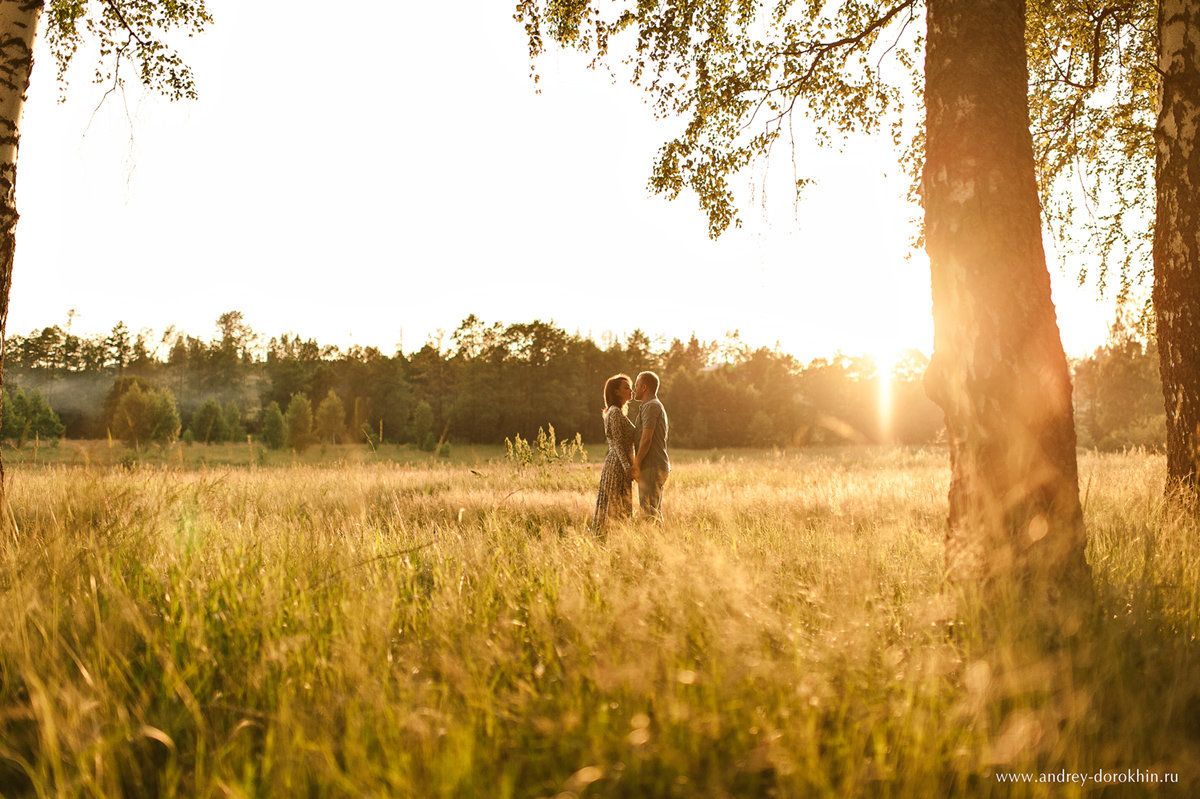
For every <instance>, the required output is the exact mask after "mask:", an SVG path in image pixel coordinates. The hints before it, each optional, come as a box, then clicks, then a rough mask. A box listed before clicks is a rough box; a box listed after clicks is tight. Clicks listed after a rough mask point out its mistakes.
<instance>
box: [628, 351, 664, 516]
mask: <svg viewBox="0 0 1200 799" xmlns="http://www.w3.org/2000/svg"><path fill="white" fill-rule="evenodd" d="M633 398H634V399H635V400H637V401H638V402H640V403H641V404H642V406H641V409H640V410H639V411H638V431H639V440H638V442H637V452H636V454H635V455H634V456H633V467H634V468H633V473H634V474H635V475H637V481H638V502H639V504H640V505H641V506H642V513H643V514H644V515H646V516H648V517H650V518H653V519H655V520H657V521H660V522H661V521H662V518H663V515H662V494H663V486H664V485H666V482H667V475H669V474H670V473H671V459H670V458H668V457H667V411H666V409H665V408H663V404H662V403H661V402H659V400H658V375H656V374H654V372H642V373H641V374H639V375H638V376H637V380H635V381H634V383H633Z"/></svg>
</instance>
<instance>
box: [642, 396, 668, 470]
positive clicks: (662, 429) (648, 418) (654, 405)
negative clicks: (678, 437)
mask: <svg viewBox="0 0 1200 799" xmlns="http://www.w3.org/2000/svg"><path fill="white" fill-rule="evenodd" d="M667 427H668V425H667V411H666V409H665V408H663V404H662V403H661V402H659V401H658V397H654V398H653V399H648V400H646V401H645V402H643V403H642V407H641V409H640V410H639V411H638V435H637V439H636V440H637V441H638V442H639V443H640V442H641V440H642V431H643V430H653V431H654V435H653V436H652V437H651V438H650V446H649V449H647V451H646V456H645V457H644V458H643V459H642V468H643V469H662V470H664V471H668V472H669V471H671V459H670V458H668V457H667Z"/></svg>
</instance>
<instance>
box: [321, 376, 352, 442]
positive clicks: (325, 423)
mask: <svg viewBox="0 0 1200 799" xmlns="http://www.w3.org/2000/svg"><path fill="white" fill-rule="evenodd" d="M345 432H346V406H345V405H343V404H342V398H341V397H339V396H338V395H337V393H336V392H335V391H334V390H333V389H330V390H329V393H328V394H326V395H325V399H323V400H321V404H320V405H318V406H317V435H318V436H319V437H320V439H321V442H322V443H327V444H336V443H337V442H338V439H340V438H341V437H342V435H343V434H344V433H345Z"/></svg>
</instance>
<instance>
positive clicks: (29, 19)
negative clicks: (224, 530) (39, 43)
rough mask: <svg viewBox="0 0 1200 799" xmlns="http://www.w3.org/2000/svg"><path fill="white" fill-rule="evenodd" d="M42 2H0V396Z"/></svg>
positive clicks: (0, 494) (0, 482)
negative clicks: (21, 149) (24, 134)
mask: <svg viewBox="0 0 1200 799" xmlns="http://www.w3.org/2000/svg"><path fill="white" fill-rule="evenodd" d="M42 7H43V0H0V391H2V390H3V388H4V350H5V346H4V343H5V341H6V340H7V331H8V294H9V289H10V288H11V287H12V273H13V253H14V252H15V250H16V241H17V198H16V195H17V150H18V146H19V145H20V143H21V112H22V110H23V109H24V107H25V93H26V92H27V91H28V90H29V74H30V72H31V71H32V70H33V42H34V38H35V37H36V36H37V24H38V19H39V18H40V17H41V15H42ZM4 485H5V484H4V463H3V460H0V504H2V502H3V499H4V490H5V489H4Z"/></svg>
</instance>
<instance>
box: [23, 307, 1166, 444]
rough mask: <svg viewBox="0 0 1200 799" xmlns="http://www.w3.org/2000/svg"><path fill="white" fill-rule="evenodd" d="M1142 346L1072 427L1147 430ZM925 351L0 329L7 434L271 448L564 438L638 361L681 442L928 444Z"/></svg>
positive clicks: (1149, 438)
mask: <svg viewBox="0 0 1200 799" xmlns="http://www.w3.org/2000/svg"><path fill="white" fill-rule="evenodd" d="M1152 354H1153V353H1152V352H1151V351H1150V350H1149V349H1148V348H1146V347H1144V346H1143V345H1141V344H1140V342H1138V341H1136V340H1135V339H1133V338H1131V337H1129V336H1126V337H1125V338H1124V339H1120V340H1114V341H1113V342H1110V345H1109V346H1108V347H1107V348H1102V349H1101V350H1097V353H1096V355H1095V356H1094V357H1092V358H1089V359H1085V360H1084V361H1083V362H1081V363H1079V364H1077V371H1078V375H1079V377H1078V381H1079V389H1078V390H1077V392H1076V394H1077V402H1078V403H1079V406H1080V407H1079V410H1080V413H1079V416H1080V428H1081V432H1080V438H1081V443H1083V444H1085V445H1089V446H1091V445H1101V446H1106V447H1113V446H1115V447H1120V446H1122V445H1126V444H1147V445H1151V446H1153V445H1156V444H1157V443H1159V441H1158V440H1157V439H1155V438H1154V435H1155V433H1156V431H1161V424H1160V423H1159V422H1156V421H1155V415H1154V409H1155V408H1157V411H1158V414H1159V415H1161V412H1162V409H1161V394H1159V393H1157V367H1156V365H1155V364H1156V363H1157V360H1156V358H1152V357H1151V356H1152ZM926 365H927V360H926V358H925V356H924V355H922V354H921V353H920V352H917V351H915V350H914V351H912V352H909V353H907V354H906V355H905V357H904V358H903V359H902V360H901V361H900V362H899V363H897V364H895V365H894V368H893V369H892V372H891V378H890V380H888V381H887V382H886V384H885V383H882V382H881V380H880V377H879V375H878V374H877V372H878V370H877V368H876V365H875V363H874V362H873V361H872V360H871V359H869V358H866V357H849V356H843V355H838V356H835V357H833V358H831V359H818V360H814V361H812V362H810V363H808V364H801V363H800V362H798V361H797V360H796V359H795V358H794V357H793V356H791V355H788V354H787V353H783V352H780V351H778V350H772V349H767V348H758V349H753V348H751V347H748V346H746V345H744V344H743V343H742V342H741V341H740V340H739V339H738V338H737V336H736V334H734V335H732V336H730V337H727V338H726V339H725V340H724V341H722V342H702V341H699V340H698V339H697V338H696V337H695V336H692V337H691V338H690V339H689V340H688V341H686V342H685V341H683V340H681V339H675V340H673V341H671V342H670V343H669V344H667V345H659V346H655V344H654V343H652V342H651V340H650V339H649V338H648V337H647V336H646V335H644V334H643V333H641V332H634V333H633V334H632V335H630V336H629V337H628V338H627V339H626V340H625V341H614V342H611V343H608V344H607V346H604V347H602V346H600V345H599V344H597V343H596V342H595V341H593V340H592V339H590V338H588V337H584V336H581V335H579V334H571V333H568V332H566V331H565V330H563V329H561V328H559V327H557V326H555V325H554V324H552V323H546V322H540V321H534V322H529V323H522V324H511V325H507V326H505V325H501V324H491V325H489V324H486V323H484V322H482V321H481V320H479V319H478V318H476V317H475V316H473V315H472V316H470V317H468V318H467V319H465V320H464V321H463V322H462V324H461V325H460V326H459V327H458V329H457V330H455V331H454V333H453V334H452V335H451V336H450V342H449V344H445V343H444V342H431V343H428V344H426V345H425V346H424V347H422V348H421V349H420V350H418V351H417V352H415V353H413V354H411V355H405V354H403V353H401V352H396V353H394V354H392V355H385V354H383V353H382V352H380V351H379V350H378V349H375V348H373V347H351V348H348V349H345V350H343V349H339V348H338V347H334V346H329V345H321V344H318V343H317V342H316V341H314V340H312V339H302V338H301V337H300V336H298V335H294V334H290V333H289V334H284V335H282V336H279V337H277V338H271V339H269V341H267V343H266V344H265V345H264V344H263V343H262V339H261V338H260V337H259V336H258V335H257V334H256V333H255V332H254V331H253V330H252V329H251V328H250V327H249V326H248V325H246V324H245V322H244V320H243V317H242V315H241V314H240V313H238V312H236V311H231V312H228V313H225V314H222V315H221V317H220V318H219V319H218V320H217V335H216V336H215V337H214V338H213V339H211V340H208V341H205V340H202V339H200V338H197V337H195V336H191V335H187V334H184V333H178V332H176V331H174V330H169V331H168V332H167V333H166V334H165V335H163V336H162V337H161V338H157V339H155V338H153V337H152V336H151V335H150V334H149V332H147V331H143V332H142V333H139V334H136V335H135V334H131V333H130V331H129V330H128V328H127V327H126V326H125V325H124V324H118V325H117V326H116V327H115V328H114V329H113V330H112V332H111V333H109V334H108V335H106V336H90V337H84V336H77V335H73V334H72V333H71V332H70V325H67V326H66V328H64V327H62V326H57V325H56V326H53V327H47V328H44V329H42V330H40V331H34V332H32V333H30V334H29V335H27V336H19V335H13V336H10V337H9V339H8V342H7V346H6V354H5V368H6V373H5V384H6V389H5V397H4V402H5V404H4V410H3V420H2V421H3V432H2V433H0V435H3V437H4V438H6V439H7V440H9V441H10V442H12V443H14V444H16V445H18V446H20V445H21V444H23V443H24V442H25V441H28V440H32V439H33V437H34V436H35V435H36V436H38V437H40V438H41V439H43V440H45V439H50V438H57V437H58V436H66V437H69V438H104V437H106V436H112V437H117V438H121V439H123V440H125V441H127V442H128V443H130V444H131V445H134V446H142V445H144V444H147V443H150V442H169V441H172V440H175V439H178V438H181V439H183V440H184V441H187V442H198V443H214V442H221V441H227V440H243V441H244V440H245V438H246V437H247V436H252V437H254V438H256V439H257V440H260V441H262V442H263V443H264V444H266V445H268V446H272V447H285V446H292V447H296V448H303V447H305V446H308V445H310V444H313V443H316V442H319V441H329V442H362V443H367V442H370V443H372V444H378V443H379V442H381V441H383V442H389V443H412V444H416V445H418V446H421V447H424V448H429V449H432V448H433V447H434V446H435V445H436V444H437V443H438V442H439V441H454V442H463V443H492V444H495V443H502V442H503V441H504V439H505V438H508V437H511V436H514V435H520V436H522V437H524V438H527V439H529V438H533V437H534V436H536V435H537V432H538V429H539V428H542V427H545V426H547V425H553V426H554V428H555V429H556V431H557V432H558V434H559V436H560V437H566V436H573V435H574V434H575V433H580V434H581V435H582V437H583V439H584V441H587V442H601V441H603V438H604V436H603V429H602V425H601V410H602V408H601V404H602V400H601V390H602V387H603V384H604V381H605V379H606V378H608V377H609V376H610V375H612V374H614V373H616V372H626V373H629V374H631V375H632V374H635V373H636V372H638V371H642V370H647V369H649V370H653V371H655V372H657V373H658V374H659V375H660V377H661V378H662V388H661V390H660V397H661V398H662V399H663V401H664V403H665V404H666V406H667V408H668V411H669V414H670V419H671V440H672V443H673V444H675V445H676V446H680V447H692V448H715V447H739V446H771V445H776V446H803V445H814V444H836V443H845V442H860V443H879V442H895V443H902V444H925V443H931V442H934V441H936V440H937V438H938V437H939V435H941V432H942V427H943V420H942V414H941V412H940V410H939V409H938V408H937V407H936V406H934V405H933V404H932V403H931V402H930V401H929V400H928V399H926V397H925V395H924V391H923V389H922V386H921V382H920V379H921V375H922V374H923V372H924V369H925V366H926ZM1152 366H1153V368H1152V369H1151V368H1150V367H1152ZM1156 403H1157V404H1156ZM1156 425H1158V426H1157V427H1156Z"/></svg>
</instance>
